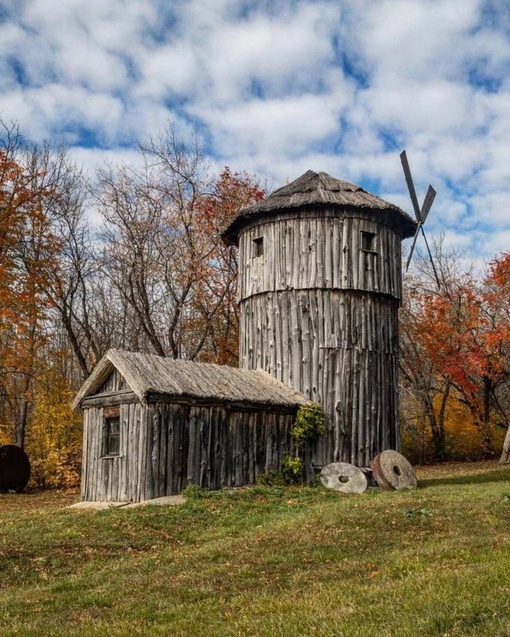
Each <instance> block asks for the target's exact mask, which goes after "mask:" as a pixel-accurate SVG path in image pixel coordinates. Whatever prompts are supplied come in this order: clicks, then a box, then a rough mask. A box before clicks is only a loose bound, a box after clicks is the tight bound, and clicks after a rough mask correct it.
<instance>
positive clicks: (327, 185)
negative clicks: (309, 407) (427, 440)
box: [224, 171, 416, 466]
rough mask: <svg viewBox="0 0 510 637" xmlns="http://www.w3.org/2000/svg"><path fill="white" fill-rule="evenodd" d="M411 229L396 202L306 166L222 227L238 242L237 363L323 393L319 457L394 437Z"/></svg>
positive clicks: (346, 457) (382, 445) (363, 460)
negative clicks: (405, 245) (404, 261)
mask: <svg viewBox="0 0 510 637" xmlns="http://www.w3.org/2000/svg"><path fill="white" fill-rule="evenodd" d="M415 230H416V223H415V222H414V221H413V220H412V219H411V217H409V216H408V215H407V214H406V213H405V212H403V211H402V210H401V209H400V208H398V207H397V206H394V205H392V204H390V203H387V202H386V201H383V200H382V199H380V198H379V197H376V196H375V195H372V194H370V193H368V192H366V191H364V190H363V189H362V188H360V187H358V186H356V185H354V184H350V183H347V182H344V181H340V180H338V179H334V178H332V177H330V176H329V175H327V174H326V173H322V172H321V173H316V172H313V171H308V172H306V173H305V174H304V175H302V176H301V177H299V178H298V179H296V180H295V181H293V182H292V183H290V184H288V185H287V186H284V187H283V188H280V189H278V190H276V191H275V192H274V193H273V194H272V195H270V196H269V197H268V198H267V199H265V200H264V201H262V202H260V203H258V204H255V205H254V206H252V207H250V208H247V209H245V210H243V211H241V213H240V214H239V215H238V216H237V217H236V218H235V219H234V221H233V222H232V223H231V224H230V226H229V227H228V228H227V230H226V231H225V233H224V238H225V240H226V241H228V242H230V243H233V244H236V245H238V246H239V303H240V333H241V336H240V367H242V368H245V369H257V368H262V369H264V370H265V371H267V372H269V373H270V374H272V375H273V376H275V377H276V378H278V379H279V380H280V381H282V382H283V383H285V384H287V385H288V386H290V387H292V388H294V389H296V390H298V391H300V392H302V393H303V394H305V395H306V396H308V397H309V398H311V399H312V400H314V401H317V402H319V403H320V404H322V406H323V408H324V410H325V412H326V415H327V431H326V433H325V434H324V436H323V438H322V439H321V440H320V441H319V443H318V444H317V447H316V449H315V451H314V464H316V465H317V466H324V465H326V464H328V463H330V462H333V461H344V462H350V463H353V464H355V465H357V466H367V465H368V464H369V462H370V460H371V459H372V458H373V457H374V456H375V455H376V454H377V453H379V452H380V451H382V450H384V449H398V448H399V444H400V441H399V426H398V308H399V305H400V301H401V276H402V275H401V241H402V239H404V238H407V237H412V236H413V235H414V233H415Z"/></svg>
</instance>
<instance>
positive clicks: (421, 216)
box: [400, 150, 441, 289]
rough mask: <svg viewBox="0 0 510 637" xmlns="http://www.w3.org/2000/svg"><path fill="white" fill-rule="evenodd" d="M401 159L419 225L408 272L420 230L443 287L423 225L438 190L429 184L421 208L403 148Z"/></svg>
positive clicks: (410, 255) (408, 261)
mask: <svg viewBox="0 0 510 637" xmlns="http://www.w3.org/2000/svg"><path fill="white" fill-rule="evenodd" d="M400 161H401V162H402V168H403V169H404V175H405V178H406V183H407V188H408V189H409V196H410V197H411V203H412V204H413V209H414V214H415V215H416V221H417V222H418V226H417V228H416V232H415V235H414V238H413V243H412V246H411V251H410V252H409V258H408V259H407V264H406V272H407V270H408V269H409V263H410V262H411V257H412V256H413V252H414V247H415V245H416V241H417V239H418V235H419V234H420V231H421V233H422V235H423V239H424V240H425V245H426V246H427V252H428V253H429V258H430V263H431V264H432V269H433V270H434V276H435V278H436V283H437V287H438V289H439V288H440V287H441V285H440V283H439V276H438V274H437V270H436V266H435V264H434V259H433V258H432V252H431V251H430V247H429V242H428V241H427V237H426V236H425V231H424V229H423V225H424V224H425V221H426V219H427V217H428V214H429V212H430V209H431V207H432V204H433V202H434V198H435V196H436V191H435V190H434V188H432V186H431V185H430V184H429V187H428V188H427V193H426V194H425V199H424V200H423V205H422V207H421V209H420V206H419V204H418V198H417V196H416V190H415V188H414V183H413V178H412V176H411V169H410V168H409V162H408V161H407V155H406V151H405V150H403V151H402V152H401V153H400Z"/></svg>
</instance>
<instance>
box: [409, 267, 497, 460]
mask: <svg viewBox="0 0 510 637" xmlns="http://www.w3.org/2000/svg"><path fill="white" fill-rule="evenodd" d="M443 259H444V257H443ZM506 260H507V258H506V257H505V258H503V259H495V260H494V261H493V262H492V263H491V264H490V266H489V268H488V272H487V274H486V276H485V277H484V278H483V279H482V280H479V279H477V278H476V277H474V276H473V275H472V274H471V272H469V271H468V272H462V271H459V270H458V269H456V271H454V272H453V271H451V270H450V272H448V270H447V268H441V267H440V268H439V270H440V272H441V273H442V277H441V288H440V289H439V290H435V291H431V290H430V289H428V287H427V284H426V282H425V281H424V280H423V279H421V280H420V279H417V280H415V281H414V283H413V284H412V285H411V286H410V288H409V290H408V291H407V302H406V304H405V306H404V307H405V309H404V312H403V314H402V318H403V327H402V335H403V346H402V370H403V374H402V376H403V381H404V383H403V384H404V387H407V388H408V389H409V390H410V393H411V394H412V395H413V397H414V398H415V399H416V398H417V397H418V398H421V402H422V406H423V407H424V412H425V414H426V416H427V418H428V422H429V424H430V432H431V438H432V441H433V446H434V457H435V458H436V459H445V458H446V457H447V455H448V451H447V439H446V438H447V436H446V430H447V425H448V418H449V417H450V418H451V417H452V416H451V415H452V414H454V413H456V414H458V413H463V414H465V415H466V414H469V416H468V417H466V427H467V428H469V427H470V426H473V427H474V428H475V430H476V431H477V433H478V437H479V440H480V455H483V456H493V455H494V453H495V451H496V446H495V440H494V436H495V430H496V427H495V426H496V425H498V424H501V421H502V420H503V422H505V423H507V417H506V405H505V404H504V403H505V401H504V400H502V399H500V398H499V397H498V396H499V394H500V393H501V392H502V390H504V389H505V388H506V386H507V381H508V370H509V367H508V363H509V358H508V351H507V349H508V348H507V344H508V337H509V331H508V330H509V326H508V316H509V314H508V311H507V310H508V301H507V300H506V299H505V285H504V284H503V279H504V274H503V272H504V271H505V268H504V264H505V263H506ZM440 266H441V260H440ZM505 283H506V281H505ZM507 292H508V290H507ZM454 402H459V403H461V405H463V407H464V409H463V410H461V411H460V412H459V410H458V409H454V408H453V405H452V403H454ZM457 419H458V417H457ZM456 428H457V431H458V423H457V425H456Z"/></svg>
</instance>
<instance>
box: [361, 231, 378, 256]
mask: <svg viewBox="0 0 510 637" xmlns="http://www.w3.org/2000/svg"><path fill="white" fill-rule="evenodd" d="M375 237H376V235H375V234H374V233H373V232H362V233H361V249H362V250H364V251H365V252H376V249H375Z"/></svg>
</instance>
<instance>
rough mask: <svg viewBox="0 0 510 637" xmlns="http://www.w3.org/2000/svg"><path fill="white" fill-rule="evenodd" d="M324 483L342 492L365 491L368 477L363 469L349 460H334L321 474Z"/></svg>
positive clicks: (329, 487)
mask: <svg viewBox="0 0 510 637" xmlns="http://www.w3.org/2000/svg"><path fill="white" fill-rule="evenodd" d="M320 480H321V482H322V484H323V485H324V486H325V487H327V488H328V489H334V490H335V491H341V492H342V493H363V491H364V490H365V489H366V488H367V479H366V477H365V474H364V473H363V471H361V469H358V467H355V466H354V465H353V464H349V463H348V462H332V463H331V464H328V465H326V466H325V467H324V469H323V470H322V471H321V474H320Z"/></svg>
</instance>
